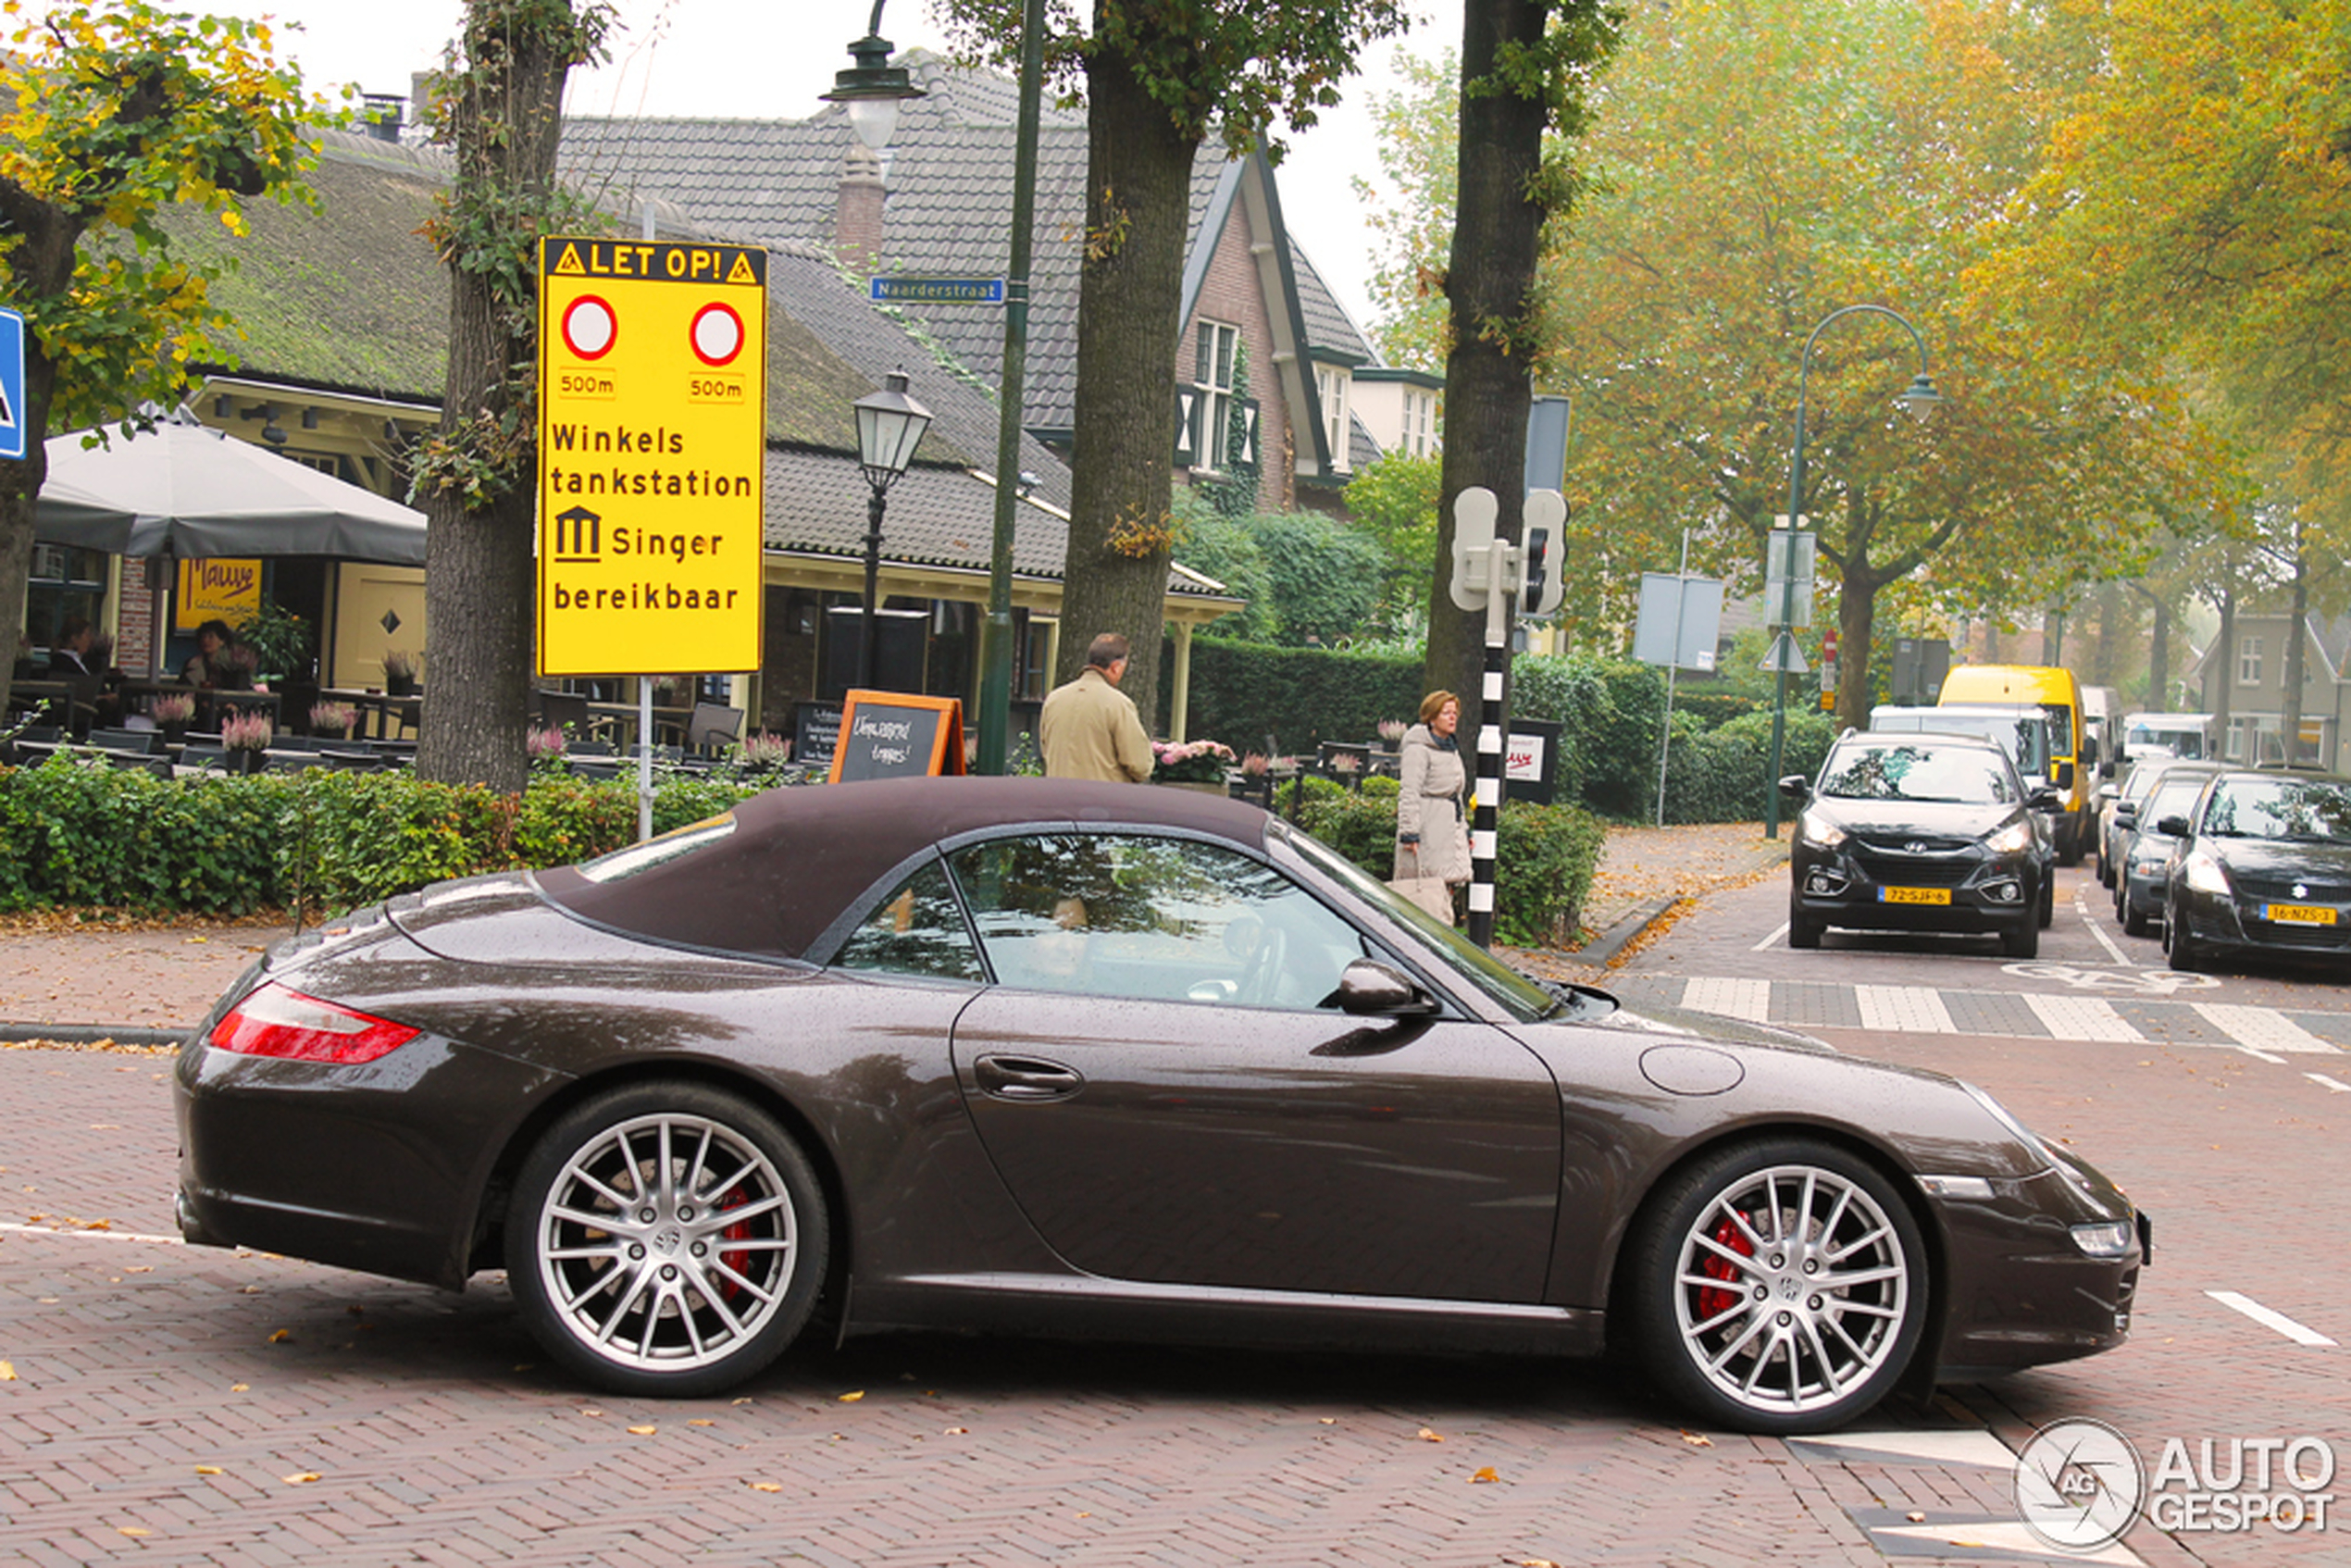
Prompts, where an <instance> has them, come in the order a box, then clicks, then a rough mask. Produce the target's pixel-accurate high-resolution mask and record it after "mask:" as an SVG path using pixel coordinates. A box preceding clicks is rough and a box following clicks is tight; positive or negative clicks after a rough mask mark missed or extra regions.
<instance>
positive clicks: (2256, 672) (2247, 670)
mask: <svg viewBox="0 0 2351 1568" xmlns="http://www.w3.org/2000/svg"><path fill="white" fill-rule="evenodd" d="M2263 652H2264V650H2263V648H2262V640H2261V639H2260V638H2258V637H2241V638H2239V639H2237V684H2238V685H2239V686H2258V685H2260V684H2261V655H2262V653H2263Z"/></svg>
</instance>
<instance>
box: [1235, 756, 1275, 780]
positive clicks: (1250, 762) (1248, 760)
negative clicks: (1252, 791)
mask: <svg viewBox="0 0 2351 1568" xmlns="http://www.w3.org/2000/svg"><path fill="white" fill-rule="evenodd" d="M1271 766H1273V762H1272V760H1271V759H1270V758H1268V757H1267V756H1266V755H1265V753H1263V752H1251V753H1249V755H1247V756H1245V757H1243V758H1241V771H1242V772H1243V773H1246V774H1248V775H1249V776H1250V778H1264V777H1265V770H1266V769H1267V768H1269V767H1271Z"/></svg>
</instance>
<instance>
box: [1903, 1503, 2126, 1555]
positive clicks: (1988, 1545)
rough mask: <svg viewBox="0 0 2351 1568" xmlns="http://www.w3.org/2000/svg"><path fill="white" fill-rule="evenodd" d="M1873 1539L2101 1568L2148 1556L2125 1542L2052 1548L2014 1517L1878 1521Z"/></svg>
mask: <svg viewBox="0 0 2351 1568" xmlns="http://www.w3.org/2000/svg"><path fill="white" fill-rule="evenodd" d="M1870 1536H1871V1538H1872V1540H1875V1539H1877V1538H1879V1537H1893V1538H1895V1539H1897V1540H1904V1541H1918V1542H1921V1543H1922V1544H1924V1545H1927V1546H1930V1547H1933V1546H1947V1547H1957V1548H1958V1549H1959V1551H1958V1552H1957V1553H1940V1552H1938V1553H1936V1554H1935V1555H1937V1556H1947V1555H1958V1556H1964V1557H1973V1556H1976V1555H1977V1554H1978V1553H1977V1551H1976V1549H1988V1550H1992V1551H1998V1552H2010V1553H2015V1554H2016V1556H2014V1557H2008V1558H2003V1559H2002V1561H2003V1562H2015V1561H2017V1559H2018V1558H2020V1557H2021V1558H2023V1559H2025V1560H2027V1561H2038V1562H2094V1563H2097V1564H2099V1565H2100V1568H2145V1565H2146V1559H2145V1558H2143V1557H2141V1556H2139V1555H2138V1554H2137V1553H2136V1552H2133V1550H2132V1549H2130V1548H2129V1547H2127V1546H2124V1545H2122V1544H2121V1542H2119V1541H2118V1542H2112V1543H2109V1544H2108V1545H2106V1546H2102V1547H2097V1548H2095V1549H2091V1550H2088V1551H2066V1552H2064V1553H2062V1554H2060V1553H2059V1552H2057V1551H2055V1550H2053V1549H2050V1548H2049V1546H2048V1545H2047V1544H2046V1543H2045V1542H2044V1541H2043V1540H2042V1539H2041V1538H2040V1537H2038V1536H2035V1535H2034V1534H2033V1533H2032V1531H2030V1530H2028V1529H2026V1528H2025V1527H2024V1526H2023V1525H2022V1524H2019V1523H2017V1522H2016V1521H2015V1520H2013V1519H2002V1518H1998V1517H1996V1516H1992V1515H1987V1516H1984V1517H1982V1518H1967V1519H1951V1520H1946V1521H1944V1522H1943V1523H1941V1524H1878V1525H1873V1526H1872V1527H1871V1529H1870Z"/></svg>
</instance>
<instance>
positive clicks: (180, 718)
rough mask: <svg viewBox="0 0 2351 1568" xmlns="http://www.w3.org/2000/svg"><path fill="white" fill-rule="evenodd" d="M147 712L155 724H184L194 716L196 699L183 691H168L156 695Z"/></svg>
mask: <svg viewBox="0 0 2351 1568" xmlns="http://www.w3.org/2000/svg"><path fill="white" fill-rule="evenodd" d="M147 714H148V716H149V717H151V718H153V719H154V720H155V722H156V723H157V724H186V723H187V722H188V721H189V720H191V719H193V718H194V717H195V716H196V700H195V699H194V698H193V697H192V696H190V695H188V694H187V693H186V692H184V691H173V692H169V693H167V694H166V695H164V696H161V697H157V698H156V699H155V703H154V704H153V705H152V706H150V707H149V708H148V709H147Z"/></svg>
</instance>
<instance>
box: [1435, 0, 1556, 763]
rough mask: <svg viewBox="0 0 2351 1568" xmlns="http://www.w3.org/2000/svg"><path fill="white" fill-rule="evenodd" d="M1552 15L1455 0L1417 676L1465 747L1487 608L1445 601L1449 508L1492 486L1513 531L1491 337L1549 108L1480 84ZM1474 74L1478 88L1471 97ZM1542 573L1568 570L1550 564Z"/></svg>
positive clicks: (1513, 460)
mask: <svg viewBox="0 0 2351 1568" xmlns="http://www.w3.org/2000/svg"><path fill="white" fill-rule="evenodd" d="M1553 9H1554V5H1553V3H1552V0H1490V3H1482V4H1478V5H1473V6H1464V7H1463V8H1462V108H1461V154H1460V166H1459V175H1458V179H1459V184H1460V196H1459V200H1458V203H1457V205H1456V207H1455V212H1454V222H1453V248H1452V253H1451V256H1450V258H1449V262H1448V265H1447V269H1446V277H1445V295H1446V302H1447V305H1448V306H1449V319H1450V324H1451V332H1452V350H1451V352H1450V353H1449V354H1448V355H1447V356H1446V360H1445V455H1444V462H1443V464H1442V467H1441V478H1440V480H1439V486H1438V490H1439V494H1438V503H1437V563H1436V564H1437V575H1436V581H1435V583H1434V584H1433V585H1432V587H1431V590H1430V593H1429V602H1428V605H1429V614H1428V654H1427V661H1426V664H1425V666H1424V669H1425V675H1424V685H1426V686H1427V687H1428V688H1430V689H1431V690H1436V689H1438V688H1443V689H1445V690H1448V691H1453V692H1455V693H1456V694H1458V695H1459V696H1460V698H1461V700H1462V720H1461V734H1462V750H1463V751H1464V752H1468V751H1469V750H1470V749H1471V747H1472V746H1474V744H1475V741H1474V737H1475V736H1476V734H1477V732H1478V728H1479V727H1480V726H1481V725H1482V724H1483V723H1485V716H1484V715H1483V714H1482V713H1481V711H1480V710H1481V708H1482V705H1483V704H1482V703H1481V701H1480V697H1479V691H1480V688H1481V686H1482V685H1483V670H1484V666H1485V647H1486V616H1485V614H1484V613H1483V612H1471V611H1463V610H1462V609H1460V608H1458V607H1456V606H1455V604H1453V600H1452V595H1451V593H1450V591H1449V588H1448V585H1449V583H1450V582H1451V580H1452V577H1453V503H1454V501H1455V500H1456V499H1457V498H1458V497H1459V496H1460V495H1461V493H1462V492H1463V491H1465V490H1468V489H1470V488H1471V487H1473V486H1478V485H1482V486H1484V487H1485V488H1486V489H1487V490H1490V491H1492V492H1494V496H1495V499H1496V500H1497V501H1499V503H1500V515H1499V516H1498V517H1497V518H1496V520H1495V529H1494V531H1495V535H1496V537H1497V538H1499V539H1505V540H1510V541H1516V540H1517V539H1518V537H1519V527H1520V510H1521V504H1522V503H1523V502H1524V498H1525V487H1526V418H1527V410H1528V408H1529V407H1530V405H1531V404H1532V403H1533V399H1534V390H1535V389H1534V381H1533V372H1532V367H1530V366H1529V364H1528V363H1527V360H1528V355H1527V353H1526V351H1525V345H1524V342H1518V343H1512V342H1510V341H1507V339H1506V338H1504V337H1503V336H1502V335H1503V334H1506V333H1523V332H1524V330H1525V326H1526V317H1527V314H1528V310H1529V302H1528V296H1529V294H1530V293H1531V292H1532V291H1533V289H1534V287H1535V269H1536V261H1537V260H1538V259H1539V256H1540V254H1541V248H1542V231H1543V220H1544V218H1545V216H1546V215H1545V213H1544V210H1543V208H1542V206H1541V205H1539V204H1538V203H1536V201H1533V200H1530V199H1529V196H1528V192H1529V190H1530V189H1531V188H1532V186H1533V184H1534V182H1535V174H1536V168H1537V167H1538V166H1539V165H1540V163H1541V161H1542V154H1543V131H1544V128H1545V126H1546V124H1547V123H1548V121H1549V110H1548V109H1547V108H1546V106H1545V105H1544V103H1543V101H1542V99H1541V98H1540V97H1539V96H1522V95H1521V94H1519V93H1513V92H1510V91H1508V90H1498V89H1496V88H1495V87H1493V86H1492V84H1491V83H1490V82H1489V79H1490V78H1492V76H1493V75H1494V72H1495V63H1496V60H1497V57H1498V56H1499V55H1500V54H1501V53H1502V52H1503V51H1504V50H1505V48H1517V49H1526V50H1534V49H1536V48H1538V47H1539V45H1540V44H1542V41H1543V31H1544V29H1545V27H1546V26H1547V25H1548V24H1549V21H1550V18H1551V13H1552V11H1553ZM1481 82H1486V83H1488V86H1487V90H1486V91H1482V92H1475V93H1473V92H1472V91H1471V89H1472V87H1473V85H1474V84H1477V83H1481ZM1550 569H1551V570H1552V571H1555V572H1556V571H1561V570H1563V569H1573V568H1572V564H1570V563H1566V562H1561V561H1554V562H1553V563H1552V564H1551V566H1550Z"/></svg>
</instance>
